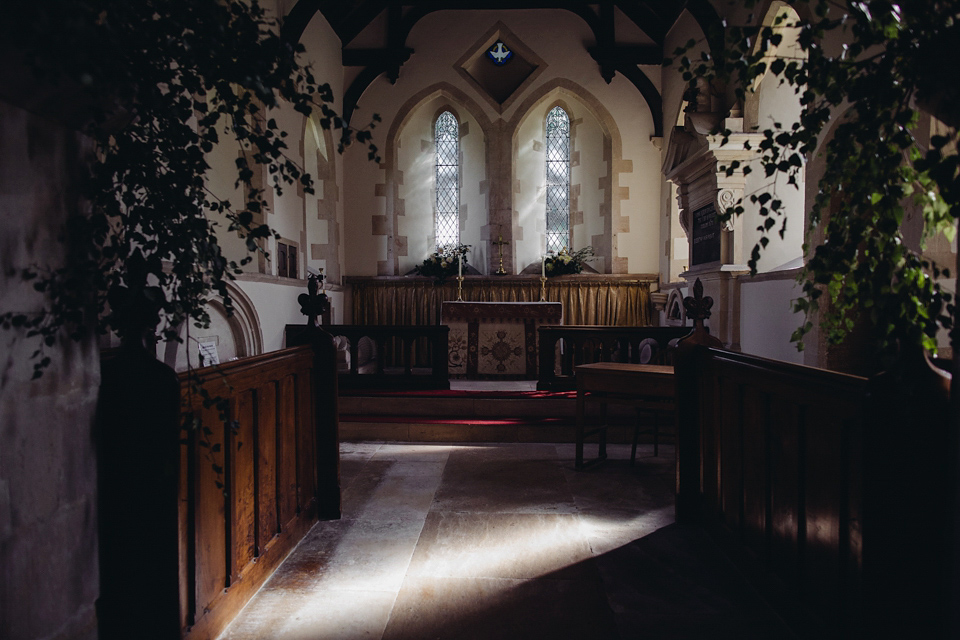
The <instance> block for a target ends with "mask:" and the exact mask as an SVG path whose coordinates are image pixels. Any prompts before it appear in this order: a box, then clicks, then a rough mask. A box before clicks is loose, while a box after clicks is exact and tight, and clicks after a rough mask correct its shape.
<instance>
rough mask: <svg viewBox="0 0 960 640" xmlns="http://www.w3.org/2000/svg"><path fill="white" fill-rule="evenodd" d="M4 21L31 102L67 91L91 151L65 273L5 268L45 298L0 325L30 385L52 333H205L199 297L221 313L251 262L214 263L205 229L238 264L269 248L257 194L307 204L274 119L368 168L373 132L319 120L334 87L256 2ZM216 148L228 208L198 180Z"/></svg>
mask: <svg viewBox="0 0 960 640" xmlns="http://www.w3.org/2000/svg"><path fill="white" fill-rule="evenodd" d="M4 9H5V16H4V20H3V21H0V39H2V42H3V43H4V45H5V47H6V49H5V51H6V52H7V57H6V59H5V64H7V65H9V66H11V67H12V68H14V69H15V70H19V69H21V68H22V69H24V70H25V71H32V72H33V75H34V76H35V85H36V87H37V89H38V91H40V92H41V93H42V92H43V91H45V90H47V89H48V88H50V89H55V90H57V91H61V92H70V97H71V101H72V103H73V107H74V109H73V111H74V112H75V113H80V114H83V116H84V117H85V120H84V121H83V122H81V123H80V124H79V129H80V131H81V132H82V133H83V134H84V136H86V138H87V139H88V140H89V141H90V142H91V143H92V147H93V151H94V152H93V153H91V154H90V156H89V158H88V159H87V165H86V166H85V167H84V172H85V173H84V176H83V183H82V185H81V188H82V196H83V198H84V201H85V207H84V208H83V209H81V210H78V211H77V212H76V213H75V214H74V215H73V216H72V217H71V218H70V219H69V220H68V221H67V225H66V228H65V229H63V230H62V237H63V238H64V242H65V243H66V244H67V251H66V252H67V254H68V255H69V260H68V261H67V263H66V264H65V265H63V266H51V265H46V264H23V265H15V266H14V267H11V269H10V271H11V275H13V274H17V275H19V276H20V277H22V278H23V279H24V280H27V281H30V282H32V283H33V287H34V288H35V289H36V290H37V291H39V292H41V293H43V294H45V295H46V305H45V307H44V308H42V309H40V310H37V311H30V310H16V311H10V312H7V313H4V314H2V315H0V326H2V327H3V328H5V329H15V330H20V331H23V332H24V333H25V335H26V337H28V338H32V339H36V340H37V341H38V348H37V350H36V352H35V353H34V361H35V364H34V377H39V376H40V375H41V374H42V371H43V369H44V368H45V367H46V366H47V365H49V363H50V357H48V356H47V355H45V350H46V349H47V348H49V347H52V346H53V345H55V344H56V342H57V340H58V337H59V336H60V335H61V332H62V331H64V330H66V335H70V336H71V337H72V338H74V339H77V340H79V339H81V338H82V337H83V336H84V335H87V334H89V332H90V331H92V330H94V329H95V330H98V331H99V332H101V333H107V332H111V331H112V332H116V333H117V334H118V335H120V336H121V337H123V336H124V334H127V335H137V334H140V333H141V332H143V331H144V330H146V331H148V332H150V333H153V332H154V331H158V332H160V333H161V334H162V336H163V337H164V338H165V339H169V340H179V335H178V334H179V331H180V327H181V326H182V325H183V324H184V323H187V322H190V323H191V324H194V325H196V326H199V327H205V326H209V322H210V317H209V315H208V311H207V301H208V300H209V299H210V297H211V296H214V295H218V296H220V298H221V300H222V302H223V304H224V306H225V307H226V309H227V311H228V313H229V312H230V311H231V310H232V302H231V299H230V295H229V292H228V290H227V288H226V285H227V282H228V281H229V280H231V279H233V277H234V276H235V275H236V274H239V273H240V272H241V267H242V266H243V265H245V264H247V263H249V262H250V261H251V259H252V258H251V255H249V254H248V255H247V256H245V257H242V258H240V259H239V260H238V261H235V260H232V259H229V258H227V256H225V255H224V254H223V252H222V250H221V246H220V243H219V241H218V232H219V231H218V230H219V229H223V230H224V231H226V232H228V233H232V234H237V235H238V236H239V237H240V238H242V239H244V240H245V243H246V247H247V249H248V250H249V251H250V253H251V254H253V253H256V252H264V251H265V241H266V239H267V238H268V237H269V236H271V235H275V234H274V232H273V230H272V229H270V228H269V227H268V226H267V225H266V224H263V218H264V214H265V211H266V208H267V201H268V192H267V191H268V190H269V189H273V190H275V192H276V193H277V194H278V195H279V194H280V193H281V191H282V189H284V188H296V187H298V186H299V187H300V188H302V189H303V191H304V192H306V193H313V178H312V177H311V176H310V175H309V174H307V173H305V172H304V171H303V168H302V167H301V166H299V164H298V163H297V162H296V161H295V160H293V159H292V157H291V154H290V150H289V149H288V145H287V143H286V139H287V136H288V134H287V132H286V131H284V130H283V129H282V127H280V125H278V123H277V121H276V119H275V115H276V111H275V110H276V109H278V108H280V107H281V106H286V107H289V108H291V109H293V110H295V111H296V112H298V113H299V114H302V115H303V116H304V117H310V116H312V115H315V117H317V119H318V122H319V124H320V126H321V127H322V128H324V129H336V130H338V131H339V146H340V149H341V150H342V149H343V147H344V146H346V145H348V144H350V143H351V142H353V141H359V142H360V143H363V144H366V145H367V147H368V155H369V157H370V158H371V159H372V160H378V156H377V149H376V147H375V146H374V145H373V144H372V142H371V133H370V131H369V129H370V128H372V127H373V126H374V122H376V121H378V120H379V118H378V117H376V116H374V122H371V123H370V125H369V126H368V127H367V128H366V129H360V130H357V129H353V128H351V127H349V126H348V125H347V123H346V122H345V121H344V120H343V119H342V118H341V117H340V116H339V115H338V114H337V113H336V112H335V111H334V110H333V108H332V104H333V101H334V94H333V90H332V89H331V87H330V86H329V85H328V84H324V83H321V82H319V81H318V79H317V78H316V77H315V76H314V72H313V70H312V69H311V67H310V66H309V65H308V64H306V63H305V62H304V61H303V60H302V59H301V57H300V56H301V54H302V53H303V52H304V47H303V45H301V44H299V43H298V42H291V41H289V40H288V39H287V38H286V37H284V35H283V34H282V30H281V25H280V24H279V23H278V21H277V20H276V19H275V18H273V17H271V16H270V14H269V13H268V12H267V10H266V9H264V8H263V7H262V6H261V5H260V4H259V3H258V2H257V0H167V1H166V2H162V3H153V2H127V1H125V0H93V1H91V2H75V1H74V0H49V1H48V2H43V3H15V4H12V5H10V6H7V7H5V8H4ZM225 34H227V35H225ZM220 144H227V145H231V146H232V148H233V149H235V150H236V151H235V154H236V159H235V165H236V166H234V167H226V168H225V169H226V171H227V172H230V171H233V172H234V173H233V176H234V178H235V187H236V188H237V189H238V190H240V191H241V195H240V196H239V198H234V201H230V200H228V199H227V198H226V197H225V194H220V193H215V192H213V191H212V190H211V188H210V182H209V180H208V178H209V175H210V173H211V171H212V169H213V167H211V166H210V164H209V162H208V161H209V157H210V156H209V154H210V153H211V152H212V151H213V150H214V148H215V147H216V146H217V145H220ZM294 155H295V154H294ZM261 176H262V177H263V180H261V179H260V178H261ZM267 176H269V182H267ZM261 183H266V184H261ZM78 209H79V207H78ZM219 233H222V232H219Z"/></svg>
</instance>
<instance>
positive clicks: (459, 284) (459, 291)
mask: <svg viewBox="0 0 960 640" xmlns="http://www.w3.org/2000/svg"><path fill="white" fill-rule="evenodd" d="M457 302H463V276H457Z"/></svg>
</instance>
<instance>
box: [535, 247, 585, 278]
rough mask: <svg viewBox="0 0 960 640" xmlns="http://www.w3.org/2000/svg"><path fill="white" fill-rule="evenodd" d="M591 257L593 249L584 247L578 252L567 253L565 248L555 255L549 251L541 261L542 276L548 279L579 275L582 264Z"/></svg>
mask: <svg viewBox="0 0 960 640" xmlns="http://www.w3.org/2000/svg"><path fill="white" fill-rule="evenodd" d="M593 256H594V252H593V247H584V248H583V249H580V250H578V251H569V250H568V249H567V248H566V247H564V248H563V249H560V251H557V252H556V253H554V252H553V251H549V252H547V255H546V257H544V259H543V274H544V275H545V276H547V277H548V278H550V277H552V276H565V275H570V274H572V273H580V272H582V271H583V266H584V264H586V262H587V261H588V260H591V259H592V258H593Z"/></svg>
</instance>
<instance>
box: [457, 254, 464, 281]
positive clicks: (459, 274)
mask: <svg viewBox="0 0 960 640" xmlns="http://www.w3.org/2000/svg"><path fill="white" fill-rule="evenodd" d="M457 277H458V278H462V277H463V254H462V253H461V254H459V255H458V256H457Z"/></svg>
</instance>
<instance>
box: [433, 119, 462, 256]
mask: <svg viewBox="0 0 960 640" xmlns="http://www.w3.org/2000/svg"><path fill="white" fill-rule="evenodd" d="M434 137H435V140H436V143H437V248H438V249H439V248H441V247H445V246H448V245H457V244H459V243H460V125H459V124H458V123H457V119H456V117H454V115H453V114H452V113H450V112H449V111H444V112H443V113H441V114H440V117H439V118H437V125H436V128H435V130H434Z"/></svg>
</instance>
